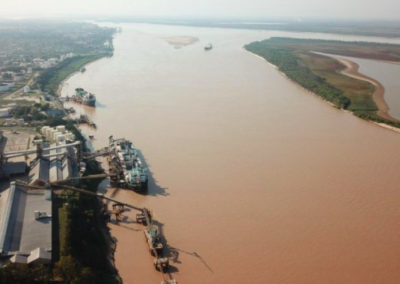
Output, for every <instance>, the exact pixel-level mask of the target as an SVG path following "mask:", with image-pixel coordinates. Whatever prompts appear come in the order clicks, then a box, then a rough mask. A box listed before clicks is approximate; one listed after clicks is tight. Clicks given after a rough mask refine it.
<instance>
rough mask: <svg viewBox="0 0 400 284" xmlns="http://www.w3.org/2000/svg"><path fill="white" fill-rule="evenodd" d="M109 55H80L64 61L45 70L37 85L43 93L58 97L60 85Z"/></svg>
mask: <svg viewBox="0 0 400 284" xmlns="http://www.w3.org/2000/svg"><path fill="white" fill-rule="evenodd" d="M106 56H108V54H105V53H103V54H93V55H78V56H75V57H72V58H69V59H66V60H64V61H63V62H61V63H59V64H58V65H56V66H54V67H51V68H49V69H47V70H45V71H44V72H43V73H42V74H40V76H39V77H38V78H37V81H36V82H37V83H38V84H39V85H40V87H41V89H42V90H43V91H46V92H48V93H49V94H50V95H57V92H58V91H59V90H60V85H61V84H62V83H63V82H64V81H65V80H67V79H68V78H69V77H70V76H71V75H73V74H74V73H76V72H78V71H79V70H81V68H82V67H84V66H85V65H87V64H89V63H92V62H94V61H96V60H99V59H101V58H103V57H106Z"/></svg>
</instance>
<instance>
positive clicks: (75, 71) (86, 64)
mask: <svg viewBox="0 0 400 284" xmlns="http://www.w3.org/2000/svg"><path fill="white" fill-rule="evenodd" d="M107 56H108V55H106V54H105V55H103V56H101V57H98V58H93V59H92V60H87V61H86V62H84V64H83V65H80V68H77V67H78V66H76V68H74V69H73V70H71V71H70V73H69V74H68V75H67V77H65V78H64V79H63V80H62V81H61V82H60V83H59V84H58V88H57V91H56V95H57V97H61V90H62V87H63V85H64V83H65V82H67V81H68V79H69V78H71V77H72V76H74V75H75V74H76V73H78V72H81V71H80V70H81V69H82V68H86V67H88V66H89V65H91V64H93V63H95V62H97V61H99V60H101V59H103V58H105V57H107Z"/></svg>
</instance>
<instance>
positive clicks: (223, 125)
mask: <svg viewBox="0 0 400 284" xmlns="http://www.w3.org/2000/svg"><path fill="white" fill-rule="evenodd" d="M122 29H123V32H122V33H121V34H118V35H117V36H116V38H115V41H114V46H115V54H114V56H113V57H112V58H105V59H102V60H99V61H97V62H95V63H93V64H90V65H88V66H87V68H86V69H87V71H86V72H85V73H78V74H76V75H74V76H72V77H71V78H70V79H69V80H68V81H67V83H66V84H65V85H64V87H63V89H62V93H63V95H67V94H69V95H71V94H72V93H73V90H74V89H75V88H76V87H83V88H85V89H87V90H89V91H91V92H93V93H95V94H96V95H97V99H98V107H97V108H96V109H91V108H89V107H80V106H77V105H73V106H74V107H75V108H76V109H77V110H78V112H85V113H87V114H89V115H90V116H91V117H92V118H93V120H94V121H95V122H96V123H97V125H98V126H99V128H98V129H97V130H96V131H94V130H90V129H87V128H83V131H84V132H85V133H86V134H94V136H95V140H94V141H93V144H94V146H95V147H96V148H101V147H104V146H106V145H107V143H108V137H109V136H110V135H114V136H115V137H125V138H127V139H130V140H132V141H133V142H134V144H135V146H136V147H137V148H138V149H140V151H141V153H142V155H143V157H144V158H145V161H146V163H147V164H148V166H149V169H150V171H151V177H150V185H149V194H148V195H146V196H143V195H139V194H136V193H134V192H131V191H124V190H119V191H118V192H115V191H114V190H113V189H109V193H108V194H113V195H114V196H115V197H116V198H119V199H122V200H124V201H125V202H130V203H134V204H137V205H140V206H146V207H149V208H152V209H153V210H154V212H155V213H156V216H157V219H158V220H159V221H160V222H162V223H163V224H164V226H163V233H164V235H165V237H166V240H167V242H168V247H169V255H170V256H171V258H172V261H171V265H172V269H171V272H172V276H173V277H174V278H175V279H177V280H178V282H179V283H182V284H183V283H187V284H189V283H190V284H197V283H199V284H200V283H202V284H204V283H210V284H211V283H293V284H301V283H307V284H314V283H315V284H321V283H324V284H329V283H332V284H333V283H335V284H336V283H360V284H361V283H362V284H368V283H386V284H387V283H398V279H400V261H399V255H400V227H399V220H400V206H399V205H400V201H399V200H400V190H399V184H400V175H399V174H398V169H399V168H400V158H399V155H398V153H399V152H400V135H399V134H398V133H395V132H392V131H389V130H386V129H383V128H381V127H379V126H377V125H374V124H372V123H368V122H366V121H363V120H361V119H357V118H356V117H354V116H353V115H352V114H350V113H348V112H344V111H340V110H337V109H335V108H333V107H332V106H330V105H329V104H327V103H326V102H324V101H322V100H321V99H319V98H317V97H316V96H314V95H312V94H310V93H308V92H306V91H304V90H303V89H301V88H299V87H298V86H296V85H295V84H293V83H291V82H290V81H289V80H287V79H286V78H285V77H284V76H282V74H280V73H279V72H277V70H276V69H274V68H273V67H272V66H270V65H269V64H267V63H266V62H265V61H264V60H262V59H260V58H257V57H256V56H253V55H252V54H250V53H248V52H246V51H244V50H243V49H242V46H243V45H244V44H247V43H250V42H252V41H254V40H262V39H265V38H268V37H270V36H271V35H281V36H282V35H287V36H296V37H305V38H307V37H313V38H329V39H344V40H364V39H366V38H361V37H348V36H335V35H321V34H293V33H285V32H268V31H263V32H261V31H246V30H231V29H212V28H193V27H172V26H161V25H148V24H124V25H122ZM166 36H194V37H198V38H199V41H198V42H197V43H195V44H193V45H189V46H186V47H184V48H181V49H175V48H173V47H172V46H171V45H169V44H168V43H167V42H166V41H165V40H164V39H163V37H166ZM367 39H370V40H376V41H378V40H380V39H373V38H367ZM391 41H392V42H395V40H391ZM209 42H212V43H213V45H214V49H213V50H212V51H209V52H205V51H204V49H203V47H204V46H205V45H206V44H207V43H209ZM361 71H362V70H361ZM126 216H127V217H128V219H125V221H124V222H123V223H122V224H121V225H119V226H117V225H114V224H110V229H111V234H112V235H113V237H114V238H115V240H116V241H117V251H116V255H115V257H116V265H117V268H118V269H119V272H120V275H121V277H122V278H123V279H124V283H125V284H131V283H132V284H133V283H141V284H143V283H145V284H146V283H149V284H153V283H159V281H160V275H159V274H157V272H156V271H155V270H154V268H153V266H152V258H151V256H150V254H149V253H148V250H147V246H146V243H145V240H144V236H143V232H142V231H141V228H140V227H139V226H136V225H135V224H134V223H132V222H131V221H132V219H134V216H135V212H128V213H127V214H126Z"/></svg>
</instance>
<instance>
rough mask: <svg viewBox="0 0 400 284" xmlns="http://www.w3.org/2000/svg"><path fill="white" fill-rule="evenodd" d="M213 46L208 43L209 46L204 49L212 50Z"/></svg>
mask: <svg viewBox="0 0 400 284" xmlns="http://www.w3.org/2000/svg"><path fill="white" fill-rule="evenodd" d="M212 48H213V46H212V44H211V43H210V44H208V45H207V46H205V47H204V50H211V49H212Z"/></svg>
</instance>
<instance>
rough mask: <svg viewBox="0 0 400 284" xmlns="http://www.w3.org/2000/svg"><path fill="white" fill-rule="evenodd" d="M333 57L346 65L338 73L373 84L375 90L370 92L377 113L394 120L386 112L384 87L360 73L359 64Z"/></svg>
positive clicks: (387, 108) (387, 107) (387, 109)
mask: <svg viewBox="0 0 400 284" xmlns="http://www.w3.org/2000/svg"><path fill="white" fill-rule="evenodd" d="M332 57H333V56H332ZM333 58H335V59H336V60H337V61H339V62H340V63H342V64H343V65H344V66H346V69H343V70H341V71H340V73H342V74H343V75H346V76H348V77H351V78H354V79H357V80H362V81H366V82H369V83H371V84H372V85H374V87H375V90H374V92H373V93H372V98H373V100H374V102H375V104H376V105H377V107H378V112H377V114H378V115H379V116H381V117H383V118H386V119H389V120H395V119H394V118H393V117H391V116H390V115H389V113H388V111H389V106H388V104H387V103H386V101H385V98H384V94H385V88H384V87H383V86H382V84H381V83H380V82H378V81H377V80H375V79H373V78H370V77H368V76H366V75H364V74H361V73H360V72H359V69H360V66H359V65H358V64H357V63H355V62H352V61H349V60H346V59H343V58H339V57H333Z"/></svg>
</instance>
